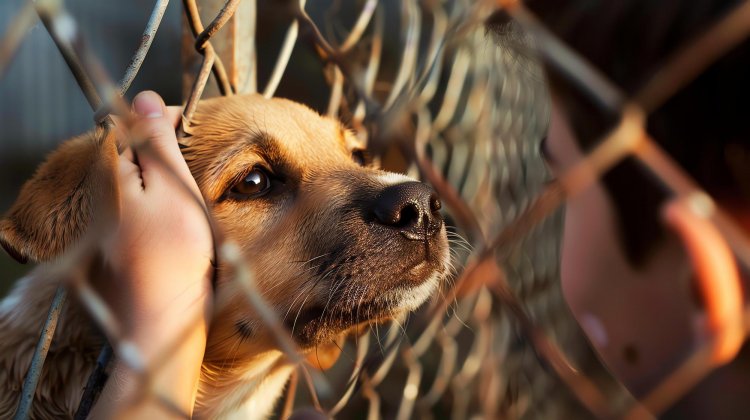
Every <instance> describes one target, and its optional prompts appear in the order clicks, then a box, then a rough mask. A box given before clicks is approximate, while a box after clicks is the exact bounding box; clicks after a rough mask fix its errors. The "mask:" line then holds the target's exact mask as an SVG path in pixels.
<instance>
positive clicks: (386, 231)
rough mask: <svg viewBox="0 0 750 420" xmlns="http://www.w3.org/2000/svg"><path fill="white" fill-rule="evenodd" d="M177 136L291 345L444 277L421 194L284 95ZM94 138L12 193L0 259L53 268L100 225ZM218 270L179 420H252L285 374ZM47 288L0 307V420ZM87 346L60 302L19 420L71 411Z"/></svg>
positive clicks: (25, 287)
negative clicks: (212, 309) (214, 304)
mask: <svg viewBox="0 0 750 420" xmlns="http://www.w3.org/2000/svg"><path fill="white" fill-rule="evenodd" d="M190 132H191V135H190V136H189V137H187V138H185V139H183V142H184V145H185V146H186V147H185V148H184V149H183V155H184V157H185V160H186V161H187V163H188V165H189V167H190V170H191V172H192V174H193V176H194V177H195V179H196V181H197V183H198V186H199V187H200V189H201V192H202V193H203V195H204V198H205V199H206V202H207V203H208V206H209V208H210V209H211V212H212V214H213V216H214V218H215V220H216V221H217V224H218V225H219V226H220V228H221V230H222V232H223V233H224V235H225V236H226V238H227V239H229V240H231V241H233V242H235V243H237V244H238V245H239V246H240V248H241V250H242V252H243V254H244V256H245V257H246V259H247V261H248V263H249V266H250V267H252V268H253V271H254V274H255V281H256V283H257V286H258V289H259V290H260V292H261V293H262V295H263V298H264V299H265V300H266V301H267V302H268V303H269V304H270V305H271V306H272V307H273V308H274V309H275V311H276V313H277V315H278V317H279V319H282V320H284V323H285V325H286V326H287V327H288V328H289V330H290V331H291V334H292V337H293V338H294V340H295V341H296V343H297V344H298V346H299V347H300V348H302V349H303V350H305V351H312V350H313V349H314V348H315V347H316V346H319V345H321V346H325V345H328V344H330V343H331V342H332V341H334V340H336V339H337V338H338V337H340V336H341V335H342V334H343V333H345V332H346V331H347V330H350V329H352V328H353V327H356V326H357V325H359V324H362V323H367V322H376V321H381V320H385V319H389V318H392V317H394V316H399V315H401V314H403V313H406V312H408V311H411V310H414V309H416V308H417V307H418V306H420V305H421V304H422V303H423V302H424V301H425V300H426V299H427V298H428V297H429V296H430V295H431V294H432V293H433V292H434V291H435V290H436V289H437V288H438V287H439V285H440V284H441V283H442V280H443V279H444V277H445V276H446V275H447V274H448V273H447V272H448V268H447V267H448V255H449V253H448V243H447V239H446V232H445V227H444V224H443V221H442V218H441V216H440V213H439V209H440V201H439V200H438V199H437V197H436V195H435V193H434V192H433V190H432V189H431V188H430V187H429V186H427V185H425V184H422V183H419V182H416V181H414V180H412V179H410V178H407V177H405V176H402V175H397V174H393V173H388V172H384V171H380V170H376V169H373V168H368V167H366V166H363V165H362V162H361V158H362V156H361V153H362V152H361V149H362V146H361V145H360V144H358V141H357V140H356V139H355V138H354V137H353V136H351V135H350V134H348V133H347V131H346V130H345V129H344V128H342V126H341V125H340V124H339V123H338V122H337V121H334V120H331V119H328V118H322V117H320V116H319V115H317V114H316V113H315V112H313V111H311V110H310V109H308V108H306V107H304V106H302V105H299V104H296V103H294V102H290V101H287V100H282V99H273V100H267V99H264V98H262V97H260V96H234V97H228V98H218V99H212V100H207V101H204V102H202V103H201V104H200V106H199V108H198V111H197V113H196V115H195V118H194V120H193V125H192V126H191V130H190ZM101 137H102V136H100V135H97V133H89V134H86V135H83V136H81V137H78V138H75V139H72V140H70V141H68V142H66V143H65V144H63V145H62V146H61V147H60V148H59V149H58V150H57V151H56V152H55V153H53V154H52V155H51V156H50V157H49V159H48V160H47V162H45V163H44V165H43V166H42V167H41V168H40V169H39V170H38V171H37V173H36V174H35V176H34V177H33V178H32V179H31V180H30V181H28V182H27V183H26V185H24V187H23V189H22V191H21V194H20V196H19V199H18V201H17V202H16V203H15V204H14V206H13V207H12V208H11V210H10V211H9V213H8V214H7V215H6V216H7V217H6V218H5V219H4V220H2V222H0V244H2V245H3V247H4V248H5V249H6V250H7V251H8V252H9V253H10V254H11V255H12V256H14V257H15V258H17V259H19V260H26V259H31V260H37V261H46V260H52V259H55V258H56V257H59V256H60V255H62V254H63V252H65V251H66V249H69V247H70V245H71V244H73V243H75V242H76V241H78V240H80V238H81V237H82V235H84V233H85V231H86V229H87V227H88V226H90V225H91V223H92V221H94V220H95V216H96V217H100V218H101V217H102V216H101V215H102V212H103V211H102V209H101V208H96V210H94V208H95V206H96V203H98V202H100V197H99V196H100V195H102V194H108V193H109V194H111V193H112V191H115V192H116V191H117V185H116V183H115V182H114V179H115V177H114V173H115V170H114V168H115V167H116V165H115V163H116V159H117V155H116V151H115V148H114V145H113V144H112V143H111V142H107V141H105V140H104V139H102V138H101ZM104 213H106V209H105V211H104ZM105 216H106V214H105ZM218 272H219V280H218V284H217V289H216V294H217V300H219V301H222V302H225V304H224V305H221V309H220V310H219V311H218V312H217V314H216V317H215V318H214V320H213V321H212V324H211V329H210V334H209V338H208V344H207V348H206V353H205V358H204V361H203V366H202V374H201V380H200V385H199V390H198V396H197V402H196V407H195V411H194V415H195V416H196V417H198V418H215V417H225V416H228V415H233V414H240V415H242V416H243V418H257V417H264V416H265V415H266V414H267V413H268V412H269V410H270V409H271V408H272V407H273V405H274V403H275V401H276V399H277V397H278V396H279V394H280V392H281V390H282V389H283V387H284V384H285V383H286V381H287V379H288V377H289V374H290V373H291V372H292V370H293V369H294V366H292V365H291V364H290V363H289V362H288V361H287V360H286V358H285V357H284V355H283V354H282V352H281V351H280V350H279V349H278V346H277V344H276V340H275V339H274V338H273V336H272V334H271V332H270V331H268V330H267V329H266V328H265V327H264V324H263V323H262V322H261V321H260V318H259V316H258V315H257V314H255V313H254V311H253V310H252V309H251V308H250V307H249V305H248V304H247V299H246V297H245V296H244V295H243V292H242V291H241V289H240V287H239V286H238V285H237V283H236V282H234V281H232V278H233V269H232V267H230V266H226V265H222V266H220V267H219V270H218ZM58 282H59V278H55V276H54V275H46V274H44V272H43V271H40V270H36V271H34V272H32V274H30V275H29V276H28V277H25V278H24V279H21V280H20V281H19V282H18V284H17V286H16V288H15V289H14V291H13V292H12V294H11V295H10V296H8V297H7V298H6V299H5V300H4V301H3V302H2V304H0V331H2V335H3V339H2V340H0V417H1V418H5V417H8V416H10V415H12V413H13V412H14V410H15V407H16V405H17V403H18V395H19V390H20V387H21V384H22V381H23V377H24V375H25V374H26V371H27V369H28V366H29V361H30V358H31V355H32V353H33V349H34V346H35V344H36V341H37V339H38V337H39V331H40V327H41V325H42V323H43V318H44V316H45V314H46V308H47V306H48V305H49V303H50V301H51V298H52V295H53V294H54V291H55V288H56V286H57V284H58ZM102 342H103V338H102V336H101V334H100V333H99V332H97V328H96V327H95V326H94V324H93V322H92V321H91V320H90V318H89V317H88V316H87V315H86V314H85V311H84V310H83V309H82V307H81V305H80V304H79V303H78V302H75V301H70V302H68V304H67V305H66V309H65V311H64V313H63V316H62V319H61V323H60V325H59V327H58V329H57V332H56V336H55V340H54V341H53V345H52V348H51V350H50V353H49V356H48V359H47V363H46V364H45V368H44V372H43V376H42V381H41V383H40V385H39V388H38V390H37V395H36V401H35V403H34V408H33V416H34V417H41V418H58V417H69V416H71V415H72V413H73V412H74V411H75V409H76V406H77V404H78V401H79V399H80V396H81V391H82V388H83V386H84V384H85V381H86V378H87V376H88V374H89V373H90V371H91V369H92V367H93V364H94V360H95V358H96V353H97V352H98V349H99V348H100V346H101V344H102Z"/></svg>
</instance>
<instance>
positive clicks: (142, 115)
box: [131, 91, 198, 193]
mask: <svg viewBox="0 0 750 420" xmlns="http://www.w3.org/2000/svg"><path fill="white" fill-rule="evenodd" d="M133 111H134V112H135V114H136V119H135V121H134V123H133V127H132V129H131V136H132V139H133V148H134V149H135V153H136V155H137V159H138V164H139V165H140V167H141V174H142V176H143V183H144V186H145V188H146V189H147V190H148V189H149V186H150V184H153V183H158V182H160V181H161V180H162V179H165V177H169V176H170V174H169V173H167V172H166V171H172V172H173V173H174V174H175V175H176V176H177V178H178V179H180V180H181V181H182V182H184V183H185V184H187V185H188V186H190V187H191V189H192V190H193V192H194V193H197V192H198V188H197V186H196V185H195V180H194V179H193V177H192V175H191V174H190V171H189V169H188V166H187V164H186V163H185V160H184V159H183V157H182V153H181V152H180V148H179V146H178V145H177V137H176V136H175V127H176V125H177V123H178V122H179V121H180V108H179V107H166V106H165V105H164V101H163V100H162V99H161V97H160V96H159V95H157V94H156V93H155V92H151V91H145V92H141V93H139V94H138V95H137V96H136V97H135V98H134V99H133ZM165 166H167V167H165Z"/></svg>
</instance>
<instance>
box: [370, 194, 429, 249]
mask: <svg viewBox="0 0 750 420" xmlns="http://www.w3.org/2000/svg"><path fill="white" fill-rule="evenodd" d="M440 207H441V203H440V198H438V195H437V193H435V191H434V190H433V189H432V187H430V186H429V185H427V184H424V183H421V182H405V183H402V184H396V185H391V186H390V187H387V188H386V189H384V190H383V191H382V192H381V193H380V194H379V195H378V197H377V198H376V199H375V207H374V213H375V218H376V219H377V221H378V222H379V223H380V224H383V225H386V226H391V227H394V228H397V229H398V230H399V231H400V232H401V233H403V234H404V236H406V237H407V238H409V239H417V240H424V239H426V238H428V237H430V236H432V235H433V234H435V233H436V232H437V231H438V230H439V229H440V226H441V225H442V221H443V218H442V216H441V215H440Z"/></svg>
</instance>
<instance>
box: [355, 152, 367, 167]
mask: <svg viewBox="0 0 750 420" xmlns="http://www.w3.org/2000/svg"><path fill="white" fill-rule="evenodd" d="M352 160H353V161H354V163H356V164H357V165H359V166H367V152H365V151H364V150H352Z"/></svg>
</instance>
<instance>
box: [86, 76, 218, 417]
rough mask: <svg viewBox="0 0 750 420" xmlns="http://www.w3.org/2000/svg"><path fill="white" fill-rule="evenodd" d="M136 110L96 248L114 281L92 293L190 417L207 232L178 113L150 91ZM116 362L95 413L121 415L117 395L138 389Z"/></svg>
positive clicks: (206, 285)
mask: <svg viewBox="0 0 750 420" xmlns="http://www.w3.org/2000/svg"><path fill="white" fill-rule="evenodd" d="M133 111H134V114H135V115H134V116H133V118H134V119H133V124H132V127H131V130H130V134H131V139H132V140H133V143H132V147H128V148H127V149H125V151H124V152H123V153H122V154H121V156H120V158H119V174H118V177H119V186H120V220H119V226H118V228H117V230H116V232H114V234H113V235H111V236H110V237H109V238H107V240H106V241H105V244H104V246H103V254H104V260H105V265H106V267H107V269H108V270H110V271H111V272H112V273H113V277H114V278H112V279H108V280H109V281H108V282H106V283H105V284H100V285H98V287H97V288H98V289H100V293H102V296H103V298H104V299H105V301H106V302H107V304H108V305H109V307H110V309H111V310H112V311H113V312H114V315H115V317H116V319H117V321H118V322H119V323H120V327H121V335H122V337H120V338H121V339H126V340H128V341H129V342H130V343H132V344H133V345H134V346H135V347H136V349H137V350H138V354H139V356H140V357H139V358H140V362H141V363H142V365H143V366H144V367H146V368H147V369H149V370H153V369H155V368H158V372H157V373H156V374H155V378H154V377H152V379H153V380H155V383H156V386H157V387H158V385H159V383H162V384H163V385H164V387H165V388H166V389H167V393H168V394H170V395H171V396H172V400H173V403H175V404H177V405H178V406H180V407H182V408H184V409H185V410H186V412H188V413H189V412H190V411H191V409H192V395H193V392H194V389H195V384H196V382H197V379H198V376H199V374H200V365H201V360H202V358H203V352H204V350H205V342H206V335H207V326H208V321H209V320H208V317H209V309H210V296H211V285H210V277H211V273H212V269H211V263H210V262H211V257H212V255H213V252H212V238H211V231H210V228H209V226H208V223H207V219H206V215H205V208H204V206H203V201H202V198H201V194H200V191H199V190H198V186H197V184H196V182H195V180H194V179H193V177H192V175H191V174H190V171H189V169H188V166H187V164H186V163H185V160H184V159H183V158H182V154H181V153H180V150H179V147H178V145H177V139H176V137H175V126H176V124H177V122H178V121H179V118H180V111H181V109H180V108H179V107H166V106H165V105H164V102H163V101H162V99H161V98H160V97H159V96H158V95H157V94H156V93H154V92H149V91H147V92H141V93H140V94H138V96H136V97H135V99H134V101H133ZM120 140H121V141H122V140H123V139H120ZM123 144H126V143H124V142H123ZM115 351H116V352H117V348H116V349H115ZM165 352H166V354H165ZM118 356H119V359H120V360H119V361H118V365H117V366H116V375H118V376H119V379H116V380H115V381H112V380H110V383H112V382H120V386H119V387H117V388H115V389H114V390H113V389H111V388H112V387H110V386H109V385H108V388H107V389H105V395H103V400H105V401H108V402H106V403H104V404H98V405H97V412H98V413H99V414H110V413H111V412H112V411H114V412H119V408H117V407H118V405H119V404H120V401H123V400H124V399H123V398H122V397H123V394H125V395H126V396H127V394H129V393H135V392H138V391H139V387H138V386H137V385H136V384H135V382H136V381H134V379H136V376H137V374H138V372H134V371H132V369H131V368H132V366H125V364H124V363H123V362H122V359H123V356H124V355H122V354H119V355H118ZM165 356H166V357H165ZM123 382H124V383H125V386H123ZM128 384H130V385H131V386H128ZM102 406H104V408H102ZM120 408H122V407H120Z"/></svg>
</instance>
